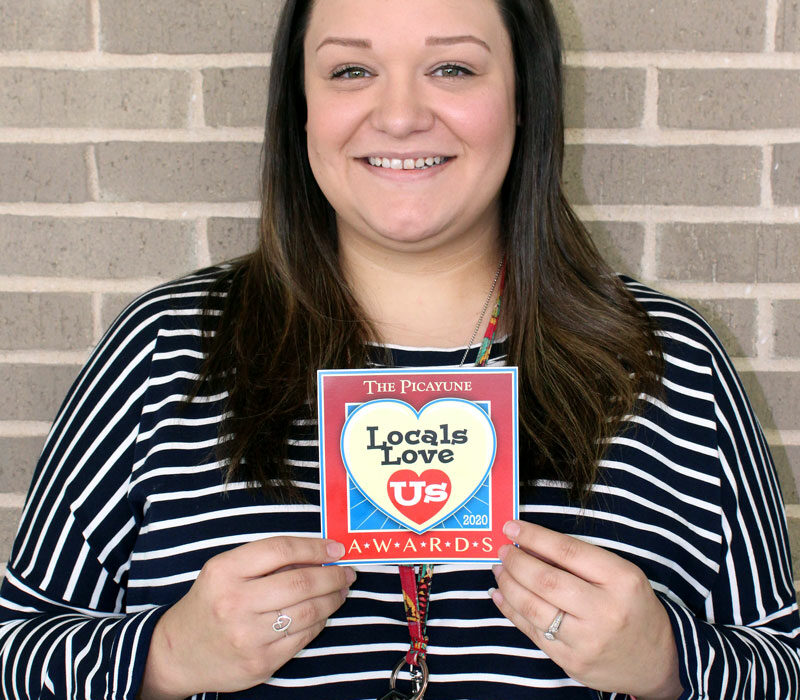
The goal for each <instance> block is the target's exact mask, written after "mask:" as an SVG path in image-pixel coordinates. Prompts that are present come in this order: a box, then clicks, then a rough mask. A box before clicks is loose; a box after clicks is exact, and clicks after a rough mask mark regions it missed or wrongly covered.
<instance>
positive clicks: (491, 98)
mask: <svg viewBox="0 0 800 700" xmlns="http://www.w3.org/2000/svg"><path fill="white" fill-rule="evenodd" d="M448 121H449V123H450V125H451V128H453V130H454V131H457V133H458V135H459V136H460V138H461V139H462V140H463V141H464V142H465V143H466V144H468V145H469V146H470V147H471V148H472V149H474V150H476V151H486V152H487V155H493V156H495V157H496V156H498V155H499V154H500V153H502V152H505V151H509V150H510V148H511V146H513V143H514V134H515V131H516V117H515V115H514V107H513V105H511V104H509V102H508V100H507V96H506V95H505V94H497V93H489V94H486V95H484V96H482V98H481V99H479V100H475V99H473V100H470V101H469V102H468V103H465V104H464V105H461V106H458V107H457V108H455V109H452V110H450V113H449V115H448Z"/></svg>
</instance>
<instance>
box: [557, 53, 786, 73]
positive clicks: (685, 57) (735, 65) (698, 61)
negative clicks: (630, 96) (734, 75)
mask: <svg viewBox="0 0 800 700" xmlns="http://www.w3.org/2000/svg"><path fill="white" fill-rule="evenodd" d="M564 63H565V64H566V65H568V66H578V67H585V68H648V67H650V66H655V67H657V68H677V69H687V70H691V69H701V70H702V69H705V70H714V69H746V70H750V69H756V70H758V69H764V70H769V69H771V70H783V69H789V70H797V69H798V68H799V67H800V52H775V53H763V52H741V53H740V52H734V53H726V52H713V51H709V52H701V51H676V52H669V51H660V52H659V51H655V52H647V51H567V52H566V53H565V54H564Z"/></svg>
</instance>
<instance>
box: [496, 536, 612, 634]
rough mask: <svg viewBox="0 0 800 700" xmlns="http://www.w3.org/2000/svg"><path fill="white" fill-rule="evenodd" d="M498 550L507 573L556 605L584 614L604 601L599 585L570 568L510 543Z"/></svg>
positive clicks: (582, 616) (590, 611)
mask: <svg viewBox="0 0 800 700" xmlns="http://www.w3.org/2000/svg"><path fill="white" fill-rule="evenodd" d="M498 553H499V555H500V560H501V561H502V562H503V572H504V574H505V575H507V576H510V577H512V578H514V579H515V580H516V581H517V582H518V583H519V584H520V585H521V586H522V587H523V588H526V589H527V590H529V591H530V592H532V593H535V594H536V595H537V596H539V597H540V598H543V599H544V600H546V601H547V602H548V603H550V604H551V605H552V606H554V607H556V608H559V609H561V610H566V611H567V612H569V613H571V614H573V615H576V616H578V617H581V618H584V617H586V616H590V615H592V613H593V611H595V610H596V609H597V606H598V605H599V604H601V601H600V596H601V591H600V589H598V588H597V587H596V586H595V585H594V584H592V583H588V582H587V581H584V580H583V579H582V578H579V577H578V576H576V575H575V574H572V573H570V572H569V571H564V570H563V569H559V568H558V567H557V566H553V565H552V564H549V563H547V562H546V561H542V560H541V559H538V558H537V557H535V556H531V555H530V554H528V553H527V552H525V551H523V550H521V549H519V548H517V547H512V546H511V545H504V546H503V547H501V548H500V550H499V552H498Z"/></svg>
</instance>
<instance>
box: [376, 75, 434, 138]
mask: <svg viewBox="0 0 800 700" xmlns="http://www.w3.org/2000/svg"><path fill="white" fill-rule="evenodd" d="M371 122H372V126H373V127H374V128H375V129H378V130H379V131H383V132H384V133H386V134H388V135H390V136H392V137H394V138H404V137H406V136H408V135H409V134H413V133H415V132H418V131H426V130H428V129H430V128H431V127H432V126H433V123H434V114H433V111H432V109H431V107H430V105H429V104H428V102H427V99H426V97H425V90H424V86H422V85H419V84H418V82H417V80H415V79H414V78H413V77H408V78H405V79H403V80H387V81H386V82H385V83H384V84H383V85H382V86H381V89H380V90H379V91H377V92H376V95H375V104H374V106H373V109H372V118H371Z"/></svg>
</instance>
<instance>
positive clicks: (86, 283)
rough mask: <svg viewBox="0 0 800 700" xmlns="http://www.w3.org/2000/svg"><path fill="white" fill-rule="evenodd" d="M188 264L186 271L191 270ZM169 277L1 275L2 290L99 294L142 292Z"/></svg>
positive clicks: (0, 289)
mask: <svg viewBox="0 0 800 700" xmlns="http://www.w3.org/2000/svg"><path fill="white" fill-rule="evenodd" d="M188 268H189V266H188V265H187V270H186V272H189V269H188ZM178 274H180V273H179V272H178V271H176V274H174V275H169V277H146V278H128V279H100V278H98V279H91V278H71V277H21V276H10V277H3V276H0V292H25V293H35V292H61V293H75V292H78V293H95V292H96V293H99V294H140V293H141V292H146V291H147V290H149V289H152V288H153V287H155V286H158V285H159V284H161V283H163V282H166V281H167V280H168V279H169V278H171V277H175V276H177V275H178Z"/></svg>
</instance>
